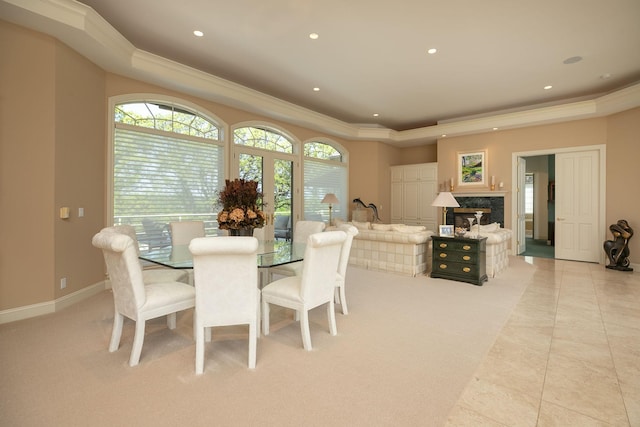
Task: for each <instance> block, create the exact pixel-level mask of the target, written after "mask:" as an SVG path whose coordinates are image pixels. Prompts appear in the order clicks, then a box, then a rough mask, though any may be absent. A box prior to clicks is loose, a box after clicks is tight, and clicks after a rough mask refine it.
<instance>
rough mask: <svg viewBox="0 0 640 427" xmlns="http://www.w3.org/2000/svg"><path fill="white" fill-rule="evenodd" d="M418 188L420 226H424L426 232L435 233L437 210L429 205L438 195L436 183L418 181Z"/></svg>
mask: <svg viewBox="0 0 640 427" xmlns="http://www.w3.org/2000/svg"><path fill="white" fill-rule="evenodd" d="M418 186H419V187H418V188H419V189H418V193H419V195H420V199H419V200H420V202H419V203H420V205H419V210H418V216H419V219H420V222H421V225H424V226H425V227H426V228H427V230H431V231H436V230H437V225H438V208H437V207H435V206H431V203H433V200H434V199H435V198H436V195H437V194H438V183H437V182H436V181H420V182H419V184H418Z"/></svg>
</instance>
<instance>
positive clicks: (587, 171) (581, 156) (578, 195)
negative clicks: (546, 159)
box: [555, 150, 602, 262]
mask: <svg viewBox="0 0 640 427" xmlns="http://www.w3.org/2000/svg"><path fill="white" fill-rule="evenodd" d="M599 164H600V159H599V152H598V151H596V150H592V151H591V150H590V151H579V152H568V153H558V154H556V171H555V175H556V198H555V200H556V221H555V236H556V243H555V254H556V258H560V259H569V260H575V261H587V262H598V259H599V254H600V251H601V250H602V245H601V243H600V242H599V240H598V222H599V214H598V212H599V194H600V188H599V185H600V166H599Z"/></svg>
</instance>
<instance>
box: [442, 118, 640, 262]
mask: <svg viewBox="0 0 640 427" xmlns="http://www.w3.org/2000/svg"><path fill="white" fill-rule="evenodd" d="M639 139H640V108H636V109H633V110H630V111H626V112H623V113H619V114H615V115H612V116H609V117H601V118H594V119H585V120H575V121H571V122H565V123H556V124H551V125H542V126H532V127H527V128H521V129H513V130H505V131H495V132H487V133H483V134H479V135H469V136H461V137H456V138H443V139H440V140H439V141H438V176H439V180H440V181H441V182H444V181H445V180H447V179H449V178H450V177H455V176H456V170H455V169H456V159H457V153H458V152H466V151H477V150H487V157H488V175H495V177H496V182H500V181H503V182H504V184H505V187H504V190H505V191H507V194H506V196H505V215H506V217H505V226H506V227H507V228H512V224H511V216H510V215H508V214H507V212H511V210H512V208H513V204H512V200H511V191H512V186H513V183H512V182H511V175H512V168H513V167H515V165H512V154H513V153H518V152H529V151H539V150H545V151H546V150H550V151H553V150H554V149H561V148H567V147H579V146H591V145H602V144H606V160H607V161H606V206H607V208H606V218H605V222H606V225H607V227H608V226H609V225H610V224H613V223H615V222H616V221H617V220H618V219H620V218H625V219H627V221H629V223H630V225H631V227H634V226H635V227H636V228H640V198H638V197H637V194H638V192H637V191H635V190H634V189H633V186H631V184H632V183H636V182H640V169H639V168H636V167H634V166H633V165H631V162H630V161H629V159H636V158H638V157H639V156H640V144H639ZM478 191H487V188H484V189H478ZM610 238H611V234H610V233H609V234H607V236H606V239H610ZM630 250H631V256H630V259H631V262H632V263H638V262H640V261H639V260H640V239H637V238H636V239H635V240H634V239H631V241H630ZM603 253H604V251H603Z"/></svg>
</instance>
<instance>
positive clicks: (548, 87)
mask: <svg viewBox="0 0 640 427" xmlns="http://www.w3.org/2000/svg"><path fill="white" fill-rule="evenodd" d="M552 87H553V86H551V85H546V86H545V87H543V89H544V90H549V89H551V88H552Z"/></svg>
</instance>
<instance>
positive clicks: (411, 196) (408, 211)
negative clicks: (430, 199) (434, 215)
mask: <svg viewBox="0 0 640 427" xmlns="http://www.w3.org/2000/svg"><path fill="white" fill-rule="evenodd" d="M419 195H420V185H419V183H418V182H417V181H416V182H404V183H403V191H402V206H403V209H402V219H403V220H408V221H417V220H418V212H419V203H420V202H419V200H420V199H419Z"/></svg>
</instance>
